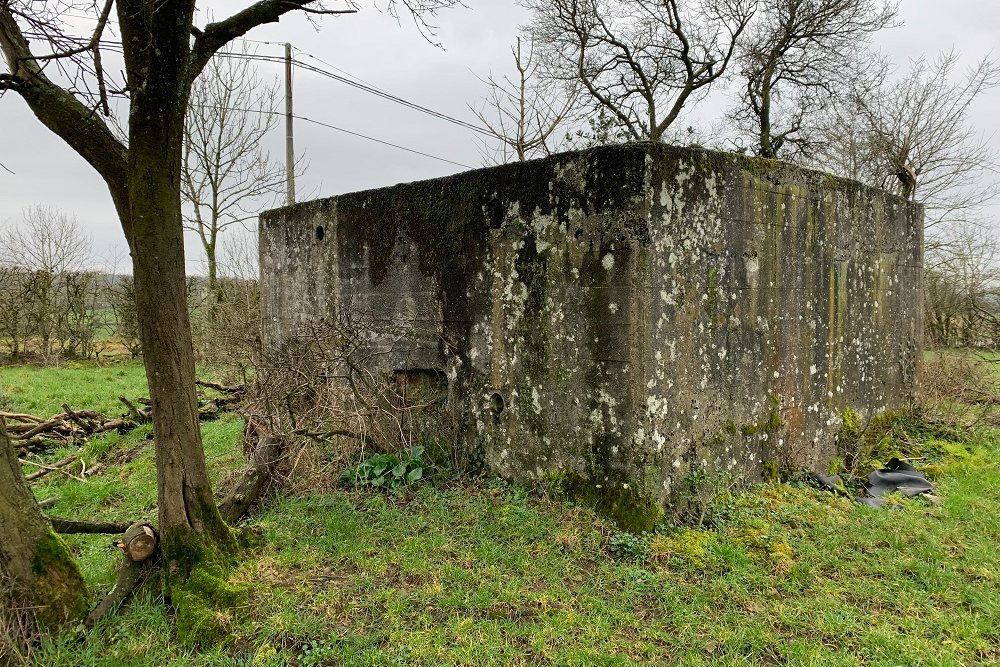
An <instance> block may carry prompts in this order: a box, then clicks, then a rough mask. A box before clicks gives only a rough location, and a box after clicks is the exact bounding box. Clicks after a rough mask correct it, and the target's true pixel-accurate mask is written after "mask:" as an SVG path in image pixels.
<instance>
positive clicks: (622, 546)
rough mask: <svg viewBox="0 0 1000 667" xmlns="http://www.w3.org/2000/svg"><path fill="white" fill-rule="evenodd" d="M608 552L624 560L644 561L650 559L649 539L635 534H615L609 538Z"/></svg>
mask: <svg viewBox="0 0 1000 667" xmlns="http://www.w3.org/2000/svg"><path fill="white" fill-rule="evenodd" d="M608 551H609V552H610V553H611V555H612V556H615V557H616V558H621V559H623V560H637V561H644V560H646V558H648V557H649V538H648V537H647V536H646V535H636V534H634V533H627V532H621V533H615V534H614V535H612V536H611V537H609V538H608Z"/></svg>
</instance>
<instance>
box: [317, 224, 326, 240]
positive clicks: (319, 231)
mask: <svg viewBox="0 0 1000 667" xmlns="http://www.w3.org/2000/svg"><path fill="white" fill-rule="evenodd" d="M325 236H326V230H325V229H323V225H320V226H319V227H317V228H316V240H317V241H322V240H323V237H325Z"/></svg>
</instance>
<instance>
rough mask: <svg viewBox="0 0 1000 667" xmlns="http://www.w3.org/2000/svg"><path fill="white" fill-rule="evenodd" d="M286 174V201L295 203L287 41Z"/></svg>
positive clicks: (289, 62) (286, 47) (290, 58)
mask: <svg viewBox="0 0 1000 667" xmlns="http://www.w3.org/2000/svg"><path fill="white" fill-rule="evenodd" d="M285 174H286V176H287V180H288V198H287V201H286V203H287V204H288V205H289V206H291V205H292V204H294V203H295V145H294V142H293V139H292V45H291V44H290V43H288V42H285Z"/></svg>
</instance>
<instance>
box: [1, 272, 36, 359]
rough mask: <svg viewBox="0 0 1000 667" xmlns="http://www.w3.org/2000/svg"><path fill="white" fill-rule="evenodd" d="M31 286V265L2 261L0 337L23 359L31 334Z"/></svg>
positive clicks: (11, 354) (13, 357)
mask: <svg viewBox="0 0 1000 667" xmlns="http://www.w3.org/2000/svg"><path fill="white" fill-rule="evenodd" d="M30 287H31V274H30V272H29V271H28V270H27V269H25V268H24V267H21V266H16V265H14V264H11V263H9V262H7V261H4V262H0V341H2V342H3V344H4V345H5V346H6V348H7V352H8V354H9V356H10V360H11V361H14V362H17V361H20V359H21V352H22V351H23V350H24V347H25V345H26V339H27V337H28V336H29V325H28V312H27V310H28V309H26V308H25V307H24V304H25V303H27V302H28V300H29V299H30V297H31V291H30Z"/></svg>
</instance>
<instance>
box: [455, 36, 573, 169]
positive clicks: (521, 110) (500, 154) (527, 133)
mask: <svg viewBox="0 0 1000 667" xmlns="http://www.w3.org/2000/svg"><path fill="white" fill-rule="evenodd" d="M511 54H512V55H513V56H514V68H515V69H516V70H517V77H515V78H513V79H512V78H510V77H507V76H504V77H502V78H500V79H497V78H496V77H495V76H493V75H490V76H489V77H488V78H487V79H486V80H485V83H486V84H487V86H488V87H489V93H488V95H487V97H486V98H485V99H484V100H483V102H482V105H481V107H480V108H479V109H475V108H473V113H475V114H476V117H477V118H479V121H480V122H481V123H482V124H483V125H484V126H485V127H486V129H487V130H489V132H490V135H491V137H492V139H493V140H495V142H496V144H497V145H491V143H486V144H485V145H484V154H485V155H486V157H487V159H489V160H491V161H494V162H500V163H502V162H506V161H508V160H510V159H511V158H513V159H516V160H518V161H520V162H524V161H525V160H528V159H530V158H532V157H541V156H544V155H549V154H550V153H551V152H552V149H553V148H554V146H555V145H556V144H557V143H558V136H557V131H558V130H559V129H560V128H561V127H562V126H563V125H564V124H565V123H566V122H567V120H568V119H569V115H570V112H571V111H572V110H573V107H574V105H575V104H576V101H577V98H578V97H579V90H578V86H577V84H576V82H575V81H570V82H569V83H568V84H565V83H563V82H560V81H554V80H552V79H551V78H549V77H545V76H544V74H543V72H542V69H541V63H540V62H539V56H538V53H537V52H536V49H535V44H534V42H533V41H531V40H528V43H527V45H522V42H521V38H520V37H518V39H517V45H516V46H515V47H513V48H511Z"/></svg>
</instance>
